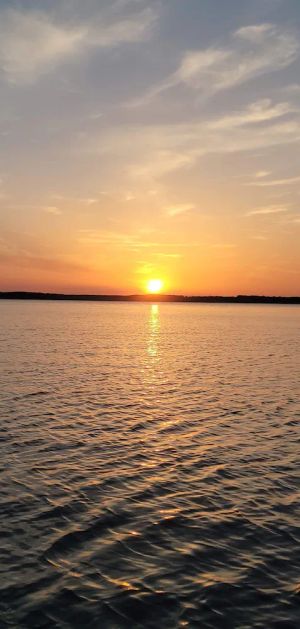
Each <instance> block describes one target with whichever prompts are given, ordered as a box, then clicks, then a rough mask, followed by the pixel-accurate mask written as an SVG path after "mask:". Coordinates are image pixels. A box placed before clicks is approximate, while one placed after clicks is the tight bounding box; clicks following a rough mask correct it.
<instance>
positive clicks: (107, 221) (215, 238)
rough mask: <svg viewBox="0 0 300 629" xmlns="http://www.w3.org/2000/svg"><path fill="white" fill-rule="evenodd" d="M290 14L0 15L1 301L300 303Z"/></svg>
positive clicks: (298, 53) (299, 100) (294, 19)
mask: <svg viewBox="0 0 300 629" xmlns="http://www.w3.org/2000/svg"><path fill="white" fill-rule="evenodd" d="M262 5H264V7H262ZM275 5H276V6H275ZM63 6H64V9H63ZM297 6H298V9H297V7H296V4H295V3H294V2H293V0H287V1H286V3H285V10H284V11H283V7H282V3H262V2H258V0H253V2H252V3H251V7H249V3H246V2H245V3H243V2H237V0H229V2H228V3H226V12H225V9H224V7H223V8H220V3H219V2H216V0H210V2H209V3H208V2H207V0H204V1H203V3H199V2H198V1H196V0H187V2H186V3H184V7H183V4H182V2H181V1H180V0H172V2H170V1H169V0H166V3H163V4H162V3H161V2H159V1H155V0H154V1H153V2H149V1H147V0H141V1H140V2H138V3H137V2H135V1H134V0H128V1H127V2H123V3H120V2H117V1H115V2H109V3H108V2H106V1H102V0H101V2H99V3H98V4H97V7H95V3H94V2H90V1H88V2H87V3H84V6H81V7H80V5H79V4H77V3H74V4H73V6H72V3H69V4H64V3H62V5H61V7H60V8H59V6H56V8H55V9H53V7H52V8H51V10H50V5H48V3H45V6H44V8H43V10H39V11H37V10H36V9H35V8H34V7H33V5H30V4H29V3H27V2H25V1H24V2H20V3H19V4H18V8H15V9H12V8H7V3H5V2H3V1H1V0H0V41H1V43H0V85H1V93H2V113H1V116H0V133H1V138H2V153H1V163H0V290H38V291H61V292H82V293H89V292H93V293H125V294H126V293H138V292H143V291H144V290H145V286H146V283H147V281H148V280H149V279H151V278H161V279H162V280H163V281H164V291H165V292H168V293H180V294H182V293H184V294H199V295H201V294H238V293H252V294H253V293H256V294H272V295H273V294H281V295H299V294H300V254H299V250H300V247H299V228H300V212H299V210H300V205H299V203H300V200H299V184H300V168H299V166H298V164H300V159H299V158H300V85H299V81H298V74H299V73H298V70H299V58H300V39H299V32H300V7H299V5H297ZM246 7H247V11H246V10H245V9H246ZM212 18H213V19H212Z"/></svg>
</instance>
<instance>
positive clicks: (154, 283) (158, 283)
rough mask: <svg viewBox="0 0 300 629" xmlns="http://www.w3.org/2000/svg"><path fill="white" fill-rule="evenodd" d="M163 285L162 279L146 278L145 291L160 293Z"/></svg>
mask: <svg viewBox="0 0 300 629" xmlns="http://www.w3.org/2000/svg"><path fill="white" fill-rule="evenodd" d="M162 287H163V282H162V280H148V282H147V293H153V294H157V293H160V291H161V290H162Z"/></svg>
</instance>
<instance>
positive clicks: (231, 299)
mask: <svg viewBox="0 0 300 629" xmlns="http://www.w3.org/2000/svg"><path fill="white" fill-rule="evenodd" d="M0 299H19V300H26V299H27V300H38V301H119V302H144V303H149V302H150V303H151V302H156V303H166V302H167V303H170V302H175V303H209V304H298V305H299V304H300V297H280V296H268V295H236V296H222V295H208V296H203V295H202V296H201V295H194V296H188V295H77V294H73V295H68V294H63V293H34V292H28V291H9V292H0Z"/></svg>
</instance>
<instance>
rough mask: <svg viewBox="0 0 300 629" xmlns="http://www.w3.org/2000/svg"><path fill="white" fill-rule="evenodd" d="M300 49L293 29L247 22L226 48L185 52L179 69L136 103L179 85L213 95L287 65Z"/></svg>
mask: <svg viewBox="0 0 300 629" xmlns="http://www.w3.org/2000/svg"><path fill="white" fill-rule="evenodd" d="M299 52H300V44H299V40H298V38H297V37H296V35H295V34H294V33H292V32H288V31H283V30H281V29H280V28H279V27H277V26H275V25H273V24H258V25H250V26H246V27H243V28H240V29H239V30H237V31H235V32H234V33H233V35H232V38H231V42H230V45H229V46H228V47H227V48H217V47H210V48H206V49H200V50H190V51H187V52H185V53H184V55H183V57H182V59H181V61H180V64H179V66H178V68H177V70H175V72H174V73H173V74H171V75H170V76H169V77H167V78H166V79H165V80H164V81H162V82H161V83H160V84H158V85H156V86H154V87H153V88H151V89H150V90H149V91H148V92H147V93H146V94H145V95H144V96H143V97H142V98H141V99H140V100H137V101H136V102H135V103H133V104H135V105H142V104H144V103H146V102H147V101H149V100H151V99H152V98H154V97H155V96H157V95H158V94H160V93H162V92H165V91H166V90H169V89H170V88H173V87H175V86H178V85H185V86H187V87H189V88H191V89H193V90H197V91H200V92H201V93H202V94H203V95H205V96H211V95H213V94H215V93H217V92H219V91H222V90H226V89H229V88H232V87H235V86H237V85H241V84H243V83H246V82H247V81H250V80H251V79H254V78H257V77H260V76H263V75H264V74H267V73H270V72H275V71H277V70H280V69H282V68H286V67H287V66H289V65H290V64H291V63H293V61H295V60H296V59H297V58H298V56H299Z"/></svg>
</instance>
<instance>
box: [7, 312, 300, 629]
mask: <svg viewBox="0 0 300 629" xmlns="http://www.w3.org/2000/svg"><path fill="white" fill-rule="evenodd" d="M299 315H300V308H299V307H297V306H279V305H275V306H267V305H262V306H257V305H233V306H232V305H212V304H160V305H150V304H137V303H133V304H127V303H122V304H118V303H80V302H71V303H69V302H59V303H56V302H17V301H7V302H0V317H1V328H0V352H1V356H0V361H1V362H0V415H1V419H0V440H1V441H0V448H1V463H0V465H1V479H0V513H1V515H0V519H1V544H0V546H1V549H0V564H1V567H0V619H1V620H0V626H1V628H2V627H14V628H16V627H17V628H21V629H27V628H30V629H31V628H39V629H45V628H48V627H49V628H52V627H53V628H55V627H57V628H62V629H68V628H76V629H77V628H80V629H81V628H82V629H89V628H91V629H96V628H97V629H98V628H101V629H102V628H103V629H106V628H107V629H127V628H128V629H131V628H135V627H136V628H139V627H140V628H142V627H146V628H148V627H149V628H152V627H153V628H155V629H157V628H163V629H165V628H166V629H176V628H177V627H188V628H189V627H190V628H201V629H202V628H203V629H205V628H223V627H224V628H227V627H228V629H235V628H239V629H250V628H251V629H252V628H254V627H255V628H256V627H257V628H261V629H292V628H294V627H295V628H296V627H298V626H299V618H300V574H299V567H300V557H299V541H300V534H299V521H300V510H299V497H300V473H299V441H300V439H299V436H300V435H299V416H300V400H299V380H300V376H299V374H300V332H299V318H300V317H299Z"/></svg>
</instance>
